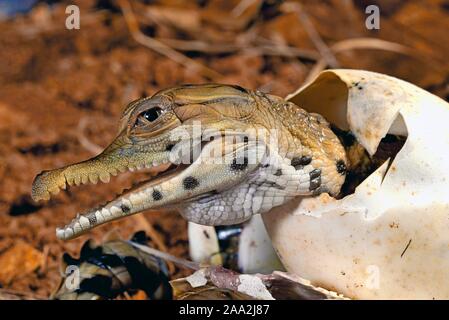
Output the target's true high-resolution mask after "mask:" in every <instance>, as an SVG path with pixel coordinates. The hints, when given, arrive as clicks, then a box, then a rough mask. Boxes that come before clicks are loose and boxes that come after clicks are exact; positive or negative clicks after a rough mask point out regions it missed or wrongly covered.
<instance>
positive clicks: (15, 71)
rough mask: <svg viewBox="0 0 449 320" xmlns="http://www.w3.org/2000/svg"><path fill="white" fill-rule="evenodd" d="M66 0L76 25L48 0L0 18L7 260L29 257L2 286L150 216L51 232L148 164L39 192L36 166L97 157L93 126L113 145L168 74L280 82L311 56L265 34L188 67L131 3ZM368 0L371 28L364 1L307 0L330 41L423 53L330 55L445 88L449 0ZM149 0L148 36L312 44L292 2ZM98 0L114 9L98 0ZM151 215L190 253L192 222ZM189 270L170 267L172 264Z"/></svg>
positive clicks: (39, 289)
mask: <svg viewBox="0 0 449 320" xmlns="http://www.w3.org/2000/svg"><path fill="white" fill-rule="evenodd" d="M69 2H70V3H77V4H78V5H79V6H80V8H81V29H80V30H67V29H66V28H65V27H64V26H65V18H66V14H65V6H66V3H60V4H56V5H54V6H53V7H52V8H50V7H49V6H48V5H46V4H39V5H38V6H37V7H35V8H34V9H33V10H32V11H31V12H30V13H29V14H27V15H24V16H17V17H16V18H14V19H12V20H4V21H0V61H1V63H0V181H1V183H0V264H1V263H5V264H9V265H8V268H9V269H8V270H10V269H12V270H13V269H14V268H11V264H17V268H20V267H23V268H24V269H23V272H16V273H17V274H16V273H14V274H8V275H6V276H4V277H0V278H1V279H0V287H4V288H8V289H14V290H18V291H21V292H28V293H32V294H35V295H39V296H44V297H45V296H48V295H49V294H50V292H51V291H52V290H53V289H54V288H55V286H56V285H57V283H58V279H59V270H58V265H59V259H60V257H61V255H62V253H63V252H69V253H70V254H72V255H77V252H78V251H79V248H80V246H81V244H82V243H83V242H84V241H85V240H86V239H87V238H89V237H93V238H94V239H96V240H97V241H101V238H102V237H103V236H104V235H105V234H106V233H107V231H108V230H111V229H113V228H116V229H117V230H118V231H119V232H120V234H121V235H122V236H123V237H125V238H126V237H129V236H130V235H131V234H132V233H134V232H135V231H137V230H139V229H142V223H141V220H137V219H134V218H128V219H124V220H120V221H118V222H115V223H112V224H110V225H107V226H104V227H101V228H97V229H95V230H93V231H92V232H90V233H89V234H88V235H85V236H83V237H81V238H79V239H76V240H72V241H67V242H61V241H58V240H57V239H56V237H55V227H56V226H60V225H64V224H65V223H66V222H68V221H70V220H71V219H72V218H73V216H74V215H75V213H76V212H79V211H83V210H86V209H87V208H90V207H93V206H95V205H97V204H99V203H103V202H105V201H106V200H109V199H111V198H112V197H113V196H114V195H115V194H117V193H120V192H121V190H122V189H123V188H128V187H130V186H131V184H132V183H133V182H136V181H137V180H138V178H140V179H141V178H144V177H145V176H146V174H145V173H141V174H138V175H136V174H123V175H120V176H118V177H116V178H113V179H112V180H111V183H109V184H107V185H106V184H101V183H100V184H99V185H96V186H92V185H89V186H83V187H80V188H71V189H70V190H67V191H64V192H61V193H60V194H59V195H58V196H57V197H55V198H54V200H51V201H50V202H49V203H45V204H42V203H39V204H36V203H33V201H32V200H31V198H30V186H31V182H32V181H33V178H34V177H35V175H36V174H38V173H39V172H40V171H42V170H44V169H50V168H55V167H59V166H62V165H65V164H69V163H73V162H77V161H80V160H83V159H86V158H89V157H91V156H92V155H93V154H94V152H95V149H93V148H92V147H91V146H90V145H89V144H86V143H85V140H86V139H87V140H88V141H89V142H90V143H92V144H94V145H98V146H101V147H105V146H106V145H107V144H108V142H110V141H112V139H113V138H114V135H115V134H116V130H117V121H118V118H119V116H120V112H121V109H122V108H123V107H124V106H125V105H126V104H127V103H128V102H130V101H131V100H134V99H136V98H139V97H142V96H148V95H151V94H152V93H154V92H155V91H156V90H159V89H161V88H164V87H168V86H173V85H176V84H182V83H200V82H206V81H211V80H213V81H215V82H225V83H234V84H239V85H241V86H244V87H248V88H252V89H257V88H260V89H262V90H264V91H267V92H270V93H273V94H277V95H281V96H283V95H285V94H287V93H289V92H292V91H294V90H295V89H296V88H297V87H299V86H300V85H301V84H302V82H303V81H304V79H305V78H306V76H307V74H308V73H309V72H310V71H311V69H312V67H313V65H314V61H313V60H311V59H306V58H297V57H280V56H278V55H268V54H262V53H261V52H260V50H259V49H257V48H252V49H251V48H250V49H248V50H240V51H237V52H231V53H207V54H206V53H201V52H197V51H194V50H190V51H187V52H184V53H185V54H187V55H188V56H190V57H191V58H193V59H195V60H196V61H198V62H200V63H202V64H203V65H207V66H208V67H209V68H212V69H214V70H215V71H216V72H218V73H220V74H221V75H222V76H220V77H217V78H214V79H207V78H205V77H203V76H202V75H201V74H200V73H198V72H197V71H196V70H195V69H194V68H192V67H190V68H185V67H184V66H181V65H179V64H177V63H176V62H174V61H173V60H171V59H169V58H167V57H164V56H162V55H160V54H158V53H156V52H155V51H153V50H151V49H150V48H147V47H144V46H142V45H141V44H138V43H137V42H136V41H134V40H133V38H132V37H131V36H130V34H129V32H128V29H127V26H126V23H125V21H124V18H123V15H122V14H121V12H120V11H119V10H117V6H116V5H114V4H113V5H110V3H111V2H110V1H95V0H87V1H81V0H79V1H68V2H67V3H69ZM257 2H258V1H255V2H254V3H257ZM371 2H375V3H377V4H379V5H380V8H381V13H382V18H381V29H380V30H377V31H376V30H374V31H369V30H367V29H366V28H365V24H364V19H365V17H366V16H365V14H364V8H365V4H364V1H355V3H356V4H355V5H351V2H343V1H342V2H340V1H325V2H324V1H323V2H319V3H318V2H317V1H312V0H310V1H302V4H303V8H304V9H305V10H306V12H307V13H308V15H309V17H310V19H311V21H312V23H313V24H314V26H315V28H316V29H317V31H318V32H319V34H320V35H321V37H322V39H323V40H324V41H325V43H327V44H328V45H332V44H334V43H336V42H338V41H340V40H344V39H349V38H353V37H374V38H381V39H385V40H389V41H393V42H396V43H400V44H403V45H406V46H409V47H411V48H412V49H413V53H414V55H415V56H414V57H410V56H407V55H402V54H398V53H394V52H390V51H380V50H349V51H345V52H343V53H339V54H337V55H336V57H337V59H338V62H339V64H340V66H341V67H345V68H361V69H368V70H373V71H378V72H384V73H388V74H390V75H393V76H397V77H399V78H403V79H405V80H408V81H410V82H412V83H415V84H417V85H419V86H421V87H423V88H425V89H428V90H429V91H431V92H434V93H435V94H438V95H440V96H442V97H443V98H446V99H447V98H448V97H449V85H448V82H449V65H448V64H447V61H446V59H447V57H448V56H449V42H448V41H447V30H449V2H447V1H442V0H441V1H438V0H431V1H426V2H423V1H418V0H416V1H407V2H405V1H381V0H378V1H370V3H371ZM387 2H388V3H389V4H388V5H387ZM152 3H154V4H152V5H151V7H150V6H149V5H144V4H143V3H140V2H137V1H136V2H133V6H134V8H135V11H136V12H139V15H138V19H139V22H140V23H141V27H142V30H143V31H144V32H145V33H146V34H147V35H149V36H151V37H155V38H165V39H167V38H171V39H175V38H176V39H184V40H201V41H207V42H209V43H214V44H213V45H211V47H213V46H214V45H217V44H232V43H235V42H236V41H238V39H240V40H242V39H243V38H242V35H243V34H250V35H252V36H254V35H258V37H260V38H263V39H271V40H272V41H274V42H277V43H280V44H286V45H289V46H292V47H296V48H301V49H307V50H312V51H314V52H315V54H316V52H317V51H316V49H315V47H314V44H313V42H312V41H311V40H310V38H309V37H308V34H307V32H306V31H305V30H304V28H303V25H302V24H301V21H300V20H298V17H297V15H296V14H294V13H281V14H278V15H273V14H272V13H271V12H270V10H271V9H270V8H269V9H264V10H265V11H263V12H262V13H263V14H262V13H257V12H256V11H254V10H252V9H251V8H250V9H249V10H248V11H249V13H248V14H246V15H245V14H244V15H242V17H243V18H244V19H243V18H242V19H240V20H239V19H237V18H235V17H231V11H232V9H233V8H234V7H235V5H236V4H238V3H239V1H237V0H236V1H225V0H222V1H218V0H216V1H197V2H194V1H188V2H185V3H188V4H185V3H184V4H183V1H174V0H161V1H156V2H152ZM340 3H347V4H348V5H347V6H341V5H339V4H340ZM392 3H394V5H392ZM200 4H202V5H203V6H200ZM101 6H104V7H106V9H103V10H100V9H101V8H100V7H101ZM146 8H152V9H151V10H153V11H151V10H150V11H148V12H150V13H151V12H152V16H153V18H152V19H150V18H149V16H150V15H145V14H144V13H145V12H146V11H145V10H146ZM256 9H257V8H256ZM155 12H156V14H155ZM173 12H175V13H176V15H175V17H176V18H173ZM251 12H253V13H251ZM254 12H256V13H255V14H254ZM154 17H156V18H154ZM242 21H243V22H242ZM173 22H176V23H177V25H173ZM198 26H200V27H199V28H198ZM199 30H200V31H201V32H199ZM249 38H251V37H249ZM83 127H84V129H83ZM80 137H81V138H80ZM82 137H84V138H82ZM145 217H146V219H147V220H148V222H149V223H150V224H152V225H153V226H154V228H155V229H156V231H157V232H158V234H159V235H160V237H161V238H162V239H163V241H164V242H165V245H166V246H167V247H168V250H169V252H170V253H172V254H174V255H177V256H182V257H188V242H187V233H186V222H185V221H184V220H183V219H182V218H181V217H180V216H179V215H177V214H176V213H172V212H152V213H146V214H145ZM17 243H25V244H27V246H22V245H21V246H20V250H18V254H19V253H20V254H21V255H24V256H26V257H28V256H29V257H30V259H38V264H37V266H35V264H33V263H31V262H30V263H27V264H26V267H25V266H24V264H25V263H24V262H23V261H22V260H23V259H10V258H9V257H10V256H11V252H14V251H11V250H15V249H14V248H15V247H16V245H17ZM27 248H28V249H27ZM24 252H25V253H24ZM5 255H8V256H7V258H4V256H5ZM2 257H3V259H2ZM39 259H41V260H39ZM30 266H31V267H30ZM21 270H22V269H21ZM186 272H187V271H185V270H179V269H176V270H175V272H174V273H173V274H172V277H174V278H176V277H179V276H180V275H182V274H186Z"/></svg>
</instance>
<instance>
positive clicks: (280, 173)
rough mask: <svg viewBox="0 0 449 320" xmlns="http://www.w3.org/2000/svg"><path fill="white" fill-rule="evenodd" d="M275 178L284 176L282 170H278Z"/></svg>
mask: <svg viewBox="0 0 449 320" xmlns="http://www.w3.org/2000/svg"><path fill="white" fill-rule="evenodd" d="M274 175H275V176H277V177H279V176H282V170H281V169H277V170H276V172H275V173H274Z"/></svg>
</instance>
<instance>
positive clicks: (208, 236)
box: [203, 230, 210, 239]
mask: <svg viewBox="0 0 449 320" xmlns="http://www.w3.org/2000/svg"><path fill="white" fill-rule="evenodd" d="M203 234H204V236H205V237H206V238H207V239H210V235H209V232H207V231H206V230H203Z"/></svg>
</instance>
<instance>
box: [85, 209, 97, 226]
mask: <svg viewBox="0 0 449 320" xmlns="http://www.w3.org/2000/svg"><path fill="white" fill-rule="evenodd" d="M87 219H89V223H90V225H91V226H92V225H95V224H96V223H97V217H96V216H95V212H91V213H90V214H88V215H87Z"/></svg>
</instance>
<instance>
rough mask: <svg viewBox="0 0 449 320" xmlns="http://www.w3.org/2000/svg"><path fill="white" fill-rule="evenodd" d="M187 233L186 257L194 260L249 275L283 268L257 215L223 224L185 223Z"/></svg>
mask: <svg viewBox="0 0 449 320" xmlns="http://www.w3.org/2000/svg"><path fill="white" fill-rule="evenodd" d="M188 236H189V251H190V257H191V258H192V260H193V261H195V262H199V263H206V264H212V265H220V266H225V267H226V268H229V269H232V270H235V271H240V272H243V273H249V274H252V273H264V274H268V273H271V272H273V271H274V270H284V268H283V266H282V263H281V262H280V261H279V258H278V257H277V255H276V252H275V251H274V249H273V246H272V244H271V240H270V238H269V236H268V234H267V231H266V229H265V226H264V223H263V221H262V218H261V216H260V215H256V216H253V217H252V218H251V219H250V220H249V221H248V222H246V223H244V224H239V225H233V226H223V227H212V226H203V225H199V224H196V223H193V222H189V224H188Z"/></svg>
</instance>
